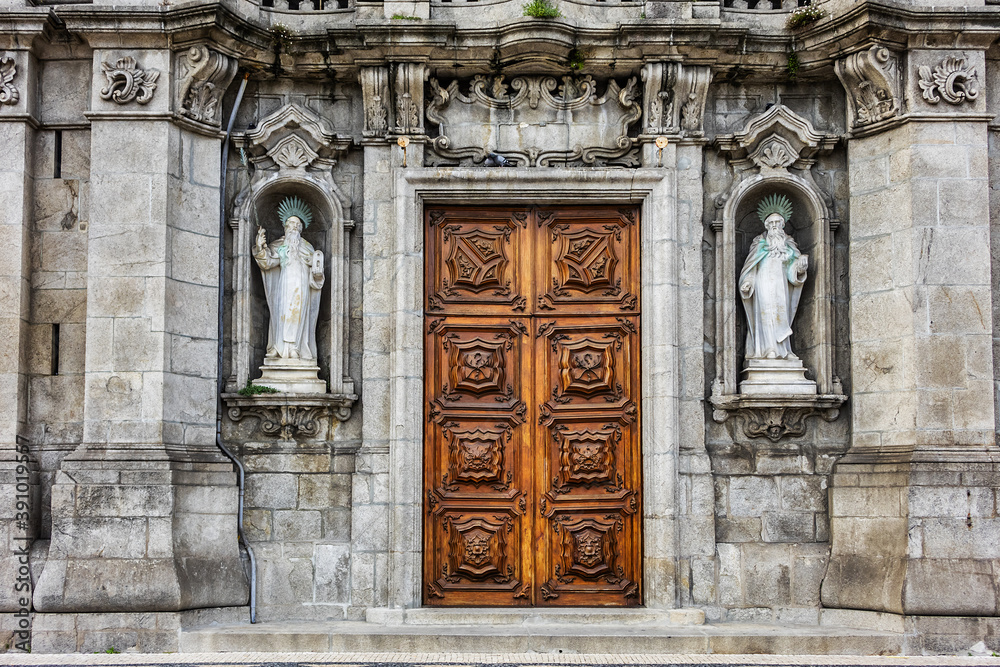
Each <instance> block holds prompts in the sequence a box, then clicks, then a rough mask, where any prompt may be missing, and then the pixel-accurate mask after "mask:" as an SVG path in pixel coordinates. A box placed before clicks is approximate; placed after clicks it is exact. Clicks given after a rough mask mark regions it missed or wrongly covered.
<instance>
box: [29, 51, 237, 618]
mask: <svg viewBox="0 0 1000 667" xmlns="http://www.w3.org/2000/svg"><path fill="white" fill-rule="evenodd" d="M172 61H173V56H172V54H171V52H170V51H169V50H166V49H162V48H147V49H134V50H128V51H125V50H117V49H97V50H95V52H94V69H93V82H94V83H93V89H92V97H91V112H90V113H89V114H88V117H89V119H90V121H91V179H92V180H91V202H92V205H91V209H90V212H91V217H90V226H89V251H88V266H87V320H86V341H87V343H86V374H85V394H84V433H83V443H82V444H81V445H80V446H79V447H78V448H77V449H76V451H74V452H73V453H72V454H70V455H68V456H67V457H66V458H65V459H64V460H63V463H62V466H61V469H60V471H59V472H58V473H57V476H56V480H55V483H54V485H53V488H52V517H53V518H52V522H53V527H52V541H51V545H50V548H49V552H48V558H47V561H46V563H45V567H44V570H43V571H42V574H41V577H40V580H39V584H38V587H37V589H36V591H35V606H36V608H38V609H39V610H40V611H45V612H54V611H63V612H103V611H119V612H121V611H126V612H148V611H177V610H181V609H191V608H198V607H210V606H230V605H243V604H246V602H247V585H246V581H245V575H244V571H243V567H242V565H241V562H240V557H239V553H238V550H237V540H236V518H235V514H236V496H237V490H236V486H235V475H234V473H233V468H232V465H231V464H230V463H229V462H228V461H227V460H226V459H225V458H224V457H223V456H222V455H221V454H220V453H219V452H218V451H217V449H216V448H215V444H214V437H215V436H214V433H215V428H214V421H215V404H216V400H215V382H216V376H215V368H216V365H215V358H216V356H215V355H216V338H217V331H216V308H217V254H218V243H219V239H218V231H217V230H218V218H219V189H218V188H219V179H220V167H219V154H220V139H221V135H220V133H219V130H218V124H217V122H216V124H215V125H214V127H210V128H202V127H198V128H196V129H188V128H190V127H192V125H191V123H190V119H189V118H187V119H185V118H186V117H185V116H183V115H181V114H176V115H175V114H174V111H175V110H174V109H173V108H172V104H171V96H170V85H169V81H170V72H171V69H172V64H173V63H172ZM230 78H231V76H230ZM228 83H229V80H228V79H227V80H226V81H224V82H220V89H219V91H218V95H219V96H220V98H221V93H222V90H223V89H224V87H225V85H227V84H228ZM218 102H219V103H221V99H220V100H218ZM202 120H204V121H206V122H205V123H202V125H204V124H206V123H207V124H208V125H211V118H210V117H209V116H208V115H204V116H203V117H202ZM216 120H217V119H216Z"/></svg>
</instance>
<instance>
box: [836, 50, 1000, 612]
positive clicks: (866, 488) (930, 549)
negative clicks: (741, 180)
mask: <svg viewBox="0 0 1000 667" xmlns="http://www.w3.org/2000/svg"><path fill="white" fill-rule="evenodd" d="M959 58H961V59H963V65H964V66H966V67H973V68H975V67H976V66H978V68H979V70H980V72H981V71H982V70H981V68H982V65H983V61H982V54H981V53H975V52H969V53H957V54H956V53H951V52H939V51H918V52H910V53H909V54H908V58H907V60H908V66H909V68H910V70H911V72H910V74H911V76H910V77H908V78H907V80H908V81H909V84H908V85H909V86H911V87H910V88H908V89H907V90H906V91H905V106H906V110H907V112H908V115H909V118H907V119H905V120H904V122H903V123H902V124H895V125H894V126H892V127H890V129H884V130H882V131H881V132H878V133H876V134H871V135H868V136H855V137H854V138H853V139H851V141H850V144H849V162H850V167H851V174H850V190H851V206H850V216H851V224H850V249H849V252H850V265H851V343H852V346H851V355H852V359H851V367H852V368H851V373H852V378H853V392H852V397H851V398H852V401H853V410H852V419H853V440H852V443H851V449H850V450H849V452H848V454H847V455H846V456H845V457H844V459H842V460H841V462H840V463H839V464H838V465H837V467H836V470H835V473H834V477H833V482H832V487H833V488H832V490H831V495H830V500H831V502H830V520H831V537H832V553H831V561H830V568H829V570H828V573H827V576H826V578H825V580H824V584H823V604H824V605H825V606H828V607H846V608H853V609H871V610H877V611H888V612H895V613H906V614H928V615H936V614H943V615H970V616H971V615H984V616H991V615H995V614H996V613H997V609H998V599H1000V595H998V590H997V582H996V578H995V572H996V568H997V567H1000V558H998V557H997V553H996V550H995V549H993V548H992V547H990V546H987V545H996V544H997V543H998V542H1000V519H997V518H996V516H995V514H993V509H992V507H993V505H992V501H990V500H989V499H990V498H992V497H993V494H994V489H995V488H996V487H997V486H1000V453H998V451H997V448H996V445H995V433H994V423H995V421H994V395H993V375H994V370H993V352H992V326H991V312H992V309H993V297H992V282H991V276H990V273H991V269H990V264H991V260H990V252H989V247H990V246H989V239H990V228H989V217H990V216H989V192H988V191H989V185H988V178H987V131H986V122H985V120H986V117H985V115H984V113H983V112H984V111H985V108H984V106H983V101H982V100H981V99H980V98H981V95H980V96H979V98H977V97H976V96H975V95H972V96H968V97H967V99H964V100H962V101H959V102H958V103H949V102H948V101H947V95H942V97H944V98H945V99H944V100H940V99H939V100H938V101H937V102H935V101H934V100H933V99H932V98H933V96H934V95H933V94H932V95H930V96H929V95H927V94H926V93H927V86H926V85H921V86H919V87H918V80H919V79H921V78H924V79H928V80H932V79H933V70H934V68H935V67H937V66H939V65H941V66H944V67H952V66H953V65H955V63H956V60H957V59H959ZM925 67H926V68H927V71H926V72H925ZM924 74H929V75H930V76H929V77H925V76H924ZM939 80H940V81H942V82H946V83H945V84H944V85H951V84H952V83H953V82H954V77H953V78H952V79H949V78H948V77H939ZM961 83H964V84H965V86H964V88H963V90H964V91H966V92H969V91H973V90H975V86H976V83H977V82H973V81H961ZM933 92H934V91H932V93H933ZM938 92H941V91H938ZM944 92H948V91H944ZM951 92H952V93H954V92H955V91H951ZM848 94H851V91H850V90H849V91H848ZM952 97H955V96H954V95H952ZM855 129H856V131H857V128H855ZM859 134H863V132H860V133H859Z"/></svg>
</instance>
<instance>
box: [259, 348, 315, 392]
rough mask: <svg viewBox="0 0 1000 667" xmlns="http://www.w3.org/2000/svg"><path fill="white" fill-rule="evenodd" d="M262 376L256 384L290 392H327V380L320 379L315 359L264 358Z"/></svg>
mask: <svg viewBox="0 0 1000 667" xmlns="http://www.w3.org/2000/svg"><path fill="white" fill-rule="evenodd" d="M260 372H261V376H260V379H259V380H254V384H259V385H261V386H262V387H271V388H272V389H277V390H278V391H280V392H284V393H289V394H325V393H326V382H324V381H323V380H320V379H319V366H317V365H316V361H315V360H314V359H281V358H268V357H265V358H264V365H263V366H261V367H260Z"/></svg>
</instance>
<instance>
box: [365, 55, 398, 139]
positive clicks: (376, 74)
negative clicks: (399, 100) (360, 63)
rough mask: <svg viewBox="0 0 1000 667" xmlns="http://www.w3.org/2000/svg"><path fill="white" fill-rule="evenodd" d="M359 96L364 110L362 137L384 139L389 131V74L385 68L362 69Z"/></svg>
mask: <svg viewBox="0 0 1000 667" xmlns="http://www.w3.org/2000/svg"><path fill="white" fill-rule="evenodd" d="M360 70H361V73H360V77H361V96H362V102H363V104H364V108H365V125H364V129H363V130H362V131H361V135H362V136H364V137H384V136H385V135H386V133H387V132H388V131H389V120H390V119H389V103H390V99H391V98H390V96H389V73H388V71H387V70H386V68H385V67H381V66H378V67H362V68H360Z"/></svg>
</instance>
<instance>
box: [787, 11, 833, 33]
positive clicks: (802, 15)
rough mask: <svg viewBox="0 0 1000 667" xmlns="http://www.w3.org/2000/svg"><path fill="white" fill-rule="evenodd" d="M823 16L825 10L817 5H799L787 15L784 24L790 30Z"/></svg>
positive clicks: (813, 21)
mask: <svg viewBox="0 0 1000 667" xmlns="http://www.w3.org/2000/svg"><path fill="white" fill-rule="evenodd" d="M824 16H826V11H825V10H822V9H820V8H819V7H811V6H809V7H799V8H798V9H796V10H794V11H793V12H792V13H791V14H790V15H789V16H788V21H787V22H786V23H785V26H786V27H788V28H789V29H791V30H796V29H798V28H801V27H803V26H807V25H809V24H810V23H815V22H816V21H819V20H820V19H821V18H823V17H824Z"/></svg>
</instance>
